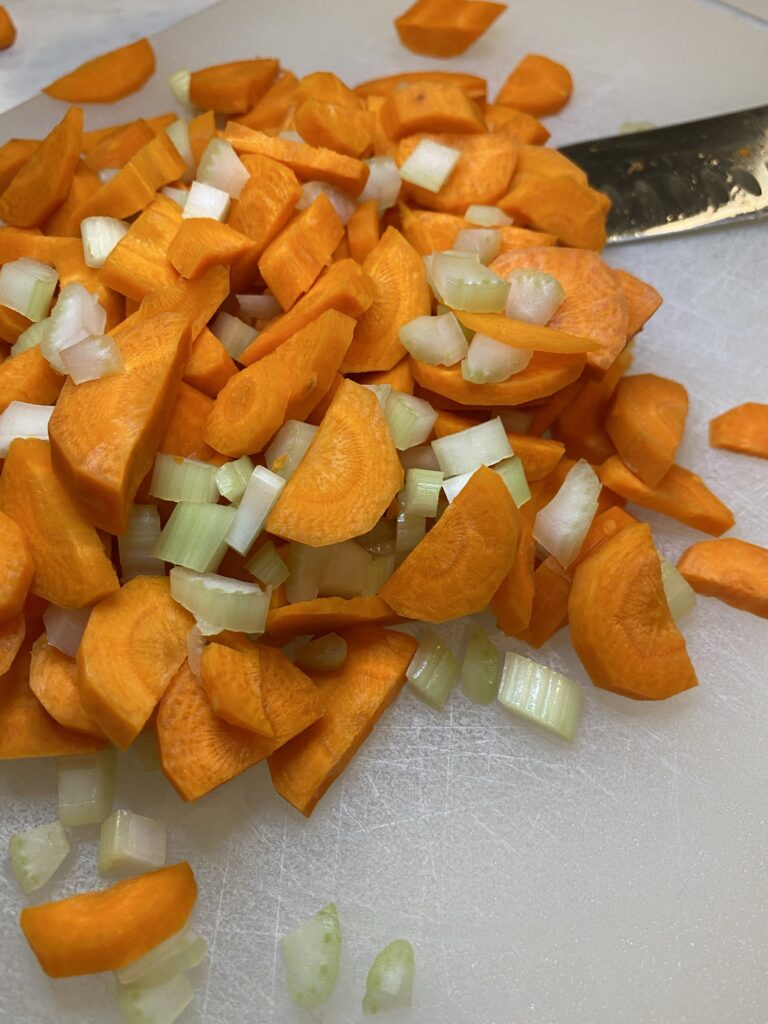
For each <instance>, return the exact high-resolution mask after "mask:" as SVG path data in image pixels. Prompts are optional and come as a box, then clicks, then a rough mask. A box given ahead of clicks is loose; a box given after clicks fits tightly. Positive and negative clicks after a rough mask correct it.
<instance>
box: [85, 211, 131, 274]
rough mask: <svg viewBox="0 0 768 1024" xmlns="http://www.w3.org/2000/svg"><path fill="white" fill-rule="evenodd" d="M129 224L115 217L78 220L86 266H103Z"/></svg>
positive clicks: (126, 231) (124, 234) (123, 236)
mask: <svg viewBox="0 0 768 1024" xmlns="http://www.w3.org/2000/svg"><path fill="white" fill-rule="evenodd" d="M129 226H130V225H128V224H126V222H125V221H124V220H118V219H117V218H116V217H86V218H85V219H84V220H81V221H80V235H81V236H82V239H83V260H84V261H85V265H86V266H87V267H103V266H104V263H105V261H106V259H107V256H109V254H110V253H111V252H112V250H113V249H114V248H115V246H116V245H117V243H118V242H119V241H121V239H123V238H125V236H126V235H127V234H128V228H129Z"/></svg>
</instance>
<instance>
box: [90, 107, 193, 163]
mask: <svg viewBox="0 0 768 1024" xmlns="http://www.w3.org/2000/svg"><path fill="white" fill-rule="evenodd" d="M176 120H178V114H176V113H173V114H158V115H157V116H156V117H148V118H146V120H145V123H146V124H147V126H148V127H149V128H151V129H152V132H153V133H154V134H155V135H160V134H162V133H163V132H165V129H166V128H167V127H168V125H169V124H173V122H174V121H176ZM133 123H134V122H133V121H126V122H125V124H112V125H108V126H107V127H106V128H96V129H94V130H93V131H90V132H87V131H85V132H83V144H82V151H83V153H85V154H88V153H90V152H91V150H92V149H93V148H94V147H95V146H98V145H99V144H100V143H101V142H103V141H104V139H106V138H107V136H109V135H112V134H113V133H114V132H116V131H122V130H123V129H124V128H128V127H129V126H130V125H131V124H133Z"/></svg>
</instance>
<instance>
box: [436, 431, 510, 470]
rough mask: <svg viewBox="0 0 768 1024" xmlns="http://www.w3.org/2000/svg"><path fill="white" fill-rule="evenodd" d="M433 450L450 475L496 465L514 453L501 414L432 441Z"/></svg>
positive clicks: (442, 466)
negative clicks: (499, 416) (500, 417)
mask: <svg viewBox="0 0 768 1024" xmlns="http://www.w3.org/2000/svg"><path fill="white" fill-rule="evenodd" d="M432 450H433V451H434V453H435V455H436V456H437V461H438V462H439V463H440V468H441V469H442V471H443V472H444V473H445V475H446V476H458V475H459V474H461V473H474V471H475V470H476V469H479V468H480V467H481V466H493V465H495V463H497V462H501V461H502V460H503V459H509V458H511V457H512V456H513V455H514V452H513V451H512V447H511V445H510V443H509V440H508V439H507V435H506V432H505V430H504V427H503V425H502V422H501V420H500V419H499V418H498V417H496V419H493V420H487V421H486V422H485V423H478V424H477V426H475V427H468V428H467V429H466V430H459V431H458V432H457V433H455V434H448V435H447V436H446V437H438V438H436V439H435V440H434V441H433V442H432Z"/></svg>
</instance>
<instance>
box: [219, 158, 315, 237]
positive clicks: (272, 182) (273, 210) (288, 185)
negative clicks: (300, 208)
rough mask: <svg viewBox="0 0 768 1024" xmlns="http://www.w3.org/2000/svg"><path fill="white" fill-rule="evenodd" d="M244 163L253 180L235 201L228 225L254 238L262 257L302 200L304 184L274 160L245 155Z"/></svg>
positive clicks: (250, 179)
mask: <svg viewBox="0 0 768 1024" xmlns="http://www.w3.org/2000/svg"><path fill="white" fill-rule="evenodd" d="M243 163H244V164H245V166H246V168H247V170H248V173H249V174H250V177H249V179H248V181H247V182H246V183H245V187H244V188H243V191H242V192H241V193H240V195H239V197H238V198H237V199H233V201H232V208H231V210H230V213H229V218H228V221H227V223H228V224H229V226H230V227H231V228H234V229H235V231H239V232H240V233H241V234H243V235H247V236H248V238H250V239H251V241H252V242H253V246H254V252H255V255H256V256H257V257H260V256H261V254H262V252H263V251H264V249H266V247H267V246H268V245H269V243H270V242H272V241H273V240H274V239H275V238H276V237H277V235H278V234H279V233H280V232H281V231H282V229H283V228H284V227H285V225H286V224H287V223H288V221H289V219H290V217H291V215H292V214H293V212H294V207H295V206H296V203H297V202H298V201H299V199H300V198H301V185H300V184H299V179H298V178H297V177H296V175H295V174H294V173H293V171H292V170H291V169H290V167H286V166H285V165H284V164H281V163H278V161H277V160H273V159H271V157H268V156H258V155H251V156H246V157H244V159H243Z"/></svg>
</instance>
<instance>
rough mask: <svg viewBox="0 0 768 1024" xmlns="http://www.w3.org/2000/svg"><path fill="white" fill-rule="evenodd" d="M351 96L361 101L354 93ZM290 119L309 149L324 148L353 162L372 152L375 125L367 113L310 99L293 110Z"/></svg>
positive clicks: (356, 100) (337, 104) (338, 104)
mask: <svg viewBox="0 0 768 1024" xmlns="http://www.w3.org/2000/svg"><path fill="white" fill-rule="evenodd" d="M352 97H353V99H354V101H355V102H356V103H359V102H360V101H359V100H358V99H357V97H356V96H355V95H354V93H352ZM293 120H294V124H295V125H296V130H297V131H298V133H299V134H300V135H301V137H302V139H304V141H305V142H308V143H309V144H310V145H311V146H324V147H325V148H326V149H332V150H333V151H334V152H335V153H342V154H343V155H344V156H351V157H354V158H356V159H361V158H362V157H364V156H366V155H367V154H369V153H370V151H371V147H372V145H373V125H374V122H373V116H372V115H371V113H370V112H369V111H367V110H357V109H355V108H353V107H350V106H347V105H346V104H344V105H342V104H340V103H329V102H326V101H323V100H320V99H316V98H314V97H312V96H310V97H308V98H307V99H305V100H304V101H303V103H301V104H300V105H299V106H298V107H297V108H296V110H295V111H294V114H293Z"/></svg>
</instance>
